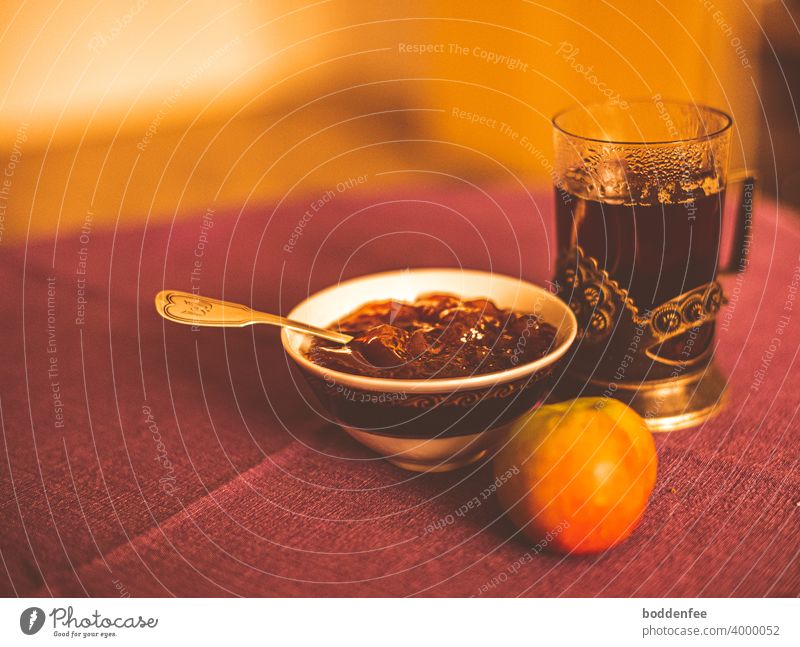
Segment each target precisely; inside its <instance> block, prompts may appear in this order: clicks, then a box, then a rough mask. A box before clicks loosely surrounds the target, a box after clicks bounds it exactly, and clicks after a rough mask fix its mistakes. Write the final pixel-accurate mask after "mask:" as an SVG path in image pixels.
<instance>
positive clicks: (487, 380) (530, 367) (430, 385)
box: [281, 267, 578, 393]
mask: <svg viewBox="0 0 800 647" xmlns="http://www.w3.org/2000/svg"><path fill="white" fill-rule="evenodd" d="M428 272H445V273H456V274H458V275H460V276H463V275H464V274H470V275H474V276H482V277H488V278H490V279H504V280H510V281H514V282H516V283H519V284H520V285H522V286H525V287H527V288H533V290H534V291H535V292H538V293H539V294H540V295H542V296H543V297H544V298H545V299H546V300H548V301H550V302H552V303H555V304H557V306H558V307H559V308H560V309H561V311H562V313H563V314H564V317H563V318H562V321H561V322H558V323H555V322H553V321H548V323H550V324H551V325H553V326H555V327H556V329H557V331H558V332H557V334H558V333H560V332H561V329H562V328H563V327H564V325H565V322H564V320H566V322H567V324H566V325H568V326H569V329H568V330H567V334H566V336H565V337H564V339H563V340H562V341H561V343H559V344H558V345H557V346H556V347H555V348H553V349H552V350H551V351H550V352H549V353H547V355H545V356H544V357H540V358H539V359H537V360H534V361H532V362H527V363H525V364H520V365H519V366H515V367H513V368H510V369H506V370H504V371H495V372H493V373H482V374H480V375H471V376H467V377H447V378H430V379H424V380H418V379H398V378H387V377H367V376H364V375H356V374H354V373H345V372H344V371H336V370H333V369H329V368H326V367H324V366H320V365H319V364H315V363H314V362H312V361H311V360H310V359H308V358H307V357H306V356H305V355H304V354H303V353H302V352H301V351H300V350H299V349H298V350H295V349H294V348H293V347H292V345H291V343H290V340H289V337H290V335H291V334H294V335H302V333H298V332H291V331H289V330H288V329H286V328H284V329H283V330H282V331H281V344H282V345H283V349H284V351H285V352H286V354H287V355H289V357H291V358H292V359H293V360H294V361H295V362H296V363H297V364H298V365H299V366H300V367H301V368H304V369H306V370H308V371H310V372H311V373H313V374H315V375H317V376H318V377H320V378H321V379H323V380H325V379H326V378H327V380H328V381H332V382H333V383H335V384H342V385H345V386H348V387H352V388H355V389H360V390H364V391H381V392H386V393H391V392H405V391H408V392H412V393H443V392H452V391H473V390H477V389H484V388H487V387H491V386H495V385H497V384H501V383H505V382H513V381H514V380H518V379H521V378H524V377H527V376H528V375H531V374H533V373H535V372H537V371H539V370H540V369H543V368H546V367H548V366H550V365H551V364H553V363H555V362H556V361H557V360H559V359H561V357H563V356H564V354H565V353H566V352H567V350H569V347H570V346H571V345H572V342H574V341H575V338H576V337H577V334H578V321H577V319H576V318H575V314H574V313H573V312H572V309H571V308H570V307H569V306H568V305H567V304H566V303H564V302H563V301H562V300H561V299H559V298H558V297H557V296H555V295H554V294H553V293H551V292H550V291H549V290H547V289H545V288H543V287H541V286H539V285H536V284H535V283H531V282H530V281H526V280H525V279H521V278H518V277H514V276H509V275H507V274H501V273H499V272H488V271H484V270H472V269H466V268H464V269H462V268H453V267H418V268H411V269H402V270H388V271H384V272H375V273H372V274H362V275H360V276H356V277H354V278H351V279H348V280H346V281H341V282H339V283H336V284H334V285H330V286H328V287H326V288H323V289H322V290H318V291H317V292H314V293H313V294H310V295H309V296H307V297H306V298H305V299H303V300H302V301H300V302H299V303H297V304H296V305H295V306H294V307H293V308H292V309H291V310H290V311H289V313H288V314H287V315H286V316H287V317H288V318H289V319H292V318H295V317H296V314H295V313H296V312H297V310H299V309H300V308H301V307H302V306H304V305H305V304H306V303H307V302H308V301H310V300H311V299H314V298H316V297H319V296H321V295H323V294H328V293H331V292H335V291H336V290H338V289H340V288H342V287H344V286H349V285H351V284H353V283H359V282H361V281H364V280H367V279H375V278H380V277H383V276H390V275H397V274H400V273H403V274H408V273H411V274H422V273H428ZM480 296H481V295H476V297H475V298H478V297H480Z"/></svg>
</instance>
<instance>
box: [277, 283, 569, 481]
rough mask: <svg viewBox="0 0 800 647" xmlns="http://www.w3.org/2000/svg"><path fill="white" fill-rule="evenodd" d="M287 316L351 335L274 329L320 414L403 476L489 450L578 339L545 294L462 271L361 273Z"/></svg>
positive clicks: (451, 465) (542, 392)
mask: <svg viewBox="0 0 800 647" xmlns="http://www.w3.org/2000/svg"><path fill="white" fill-rule="evenodd" d="M288 316H289V318H291V319H297V320H299V321H303V322H306V323H309V324H312V325H315V326H320V327H325V328H331V329H334V330H339V331H341V332H343V333H346V334H348V335H350V336H352V337H353V340H352V341H351V342H350V343H348V344H347V345H346V346H342V345H337V344H335V343H332V342H327V341H325V340H320V339H312V338H311V337H309V336H307V335H304V334H302V333H299V332H295V331H292V330H288V329H284V330H283V332H282V333H281V341H282V342H283V347H284V349H285V350H286V353H287V354H288V355H289V357H291V359H292V360H293V361H294V362H295V363H296V364H297V366H298V367H299V369H300V371H301V372H302V374H303V376H304V378H305V379H306V380H307V381H308V383H309V385H310V386H311V389H312V390H313V391H314V394H315V395H316V397H317V398H318V399H319V401H320V403H321V404H322V407H323V411H322V413H324V414H325V415H327V416H329V417H330V418H331V419H333V420H334V421H335V422H336V423H338V424H339V425H340V426H341V427H342V428H343V429H344V430H345V431H346V432H347V433H348V434H350V435H351V436H352V437H353V438H355V439H356V440H357V441H359V442H361V443H362V444H364V445H366V446H367V447H369V448H370V449H372V450H373V451H375V452H377V453H378V454H380V455H382V456H384V457H385V458H386V459H388V460H389V461H391V462H392V463H394V464H395V465H397V466H399V467H402V468H404V469H408V470H413V471H440V472H441V471H449V470H453V469H457V468H459V467H462V466H465V465H468V464H470V463H473V462H475V461H478V460H480V459H481V458H482V457H484V456H485V455H486V454H487V453H489V452H491V451H492V450H493V449H494V448H495V447H497V445H498V444H499V443H500V442H502V439H503V437H504V435H505V434H506V433H507V431H508V428H509V427H510V426H511V425H513V424H514V422H515V421H516V420H517V419H518V418H520V417H521V416H524V415H526V414H528V413H529V412H530V411H532V410H533V409H535V408H536V407H538V406H539V405H540V404H541V402H542V401H543V399H544V398H545V397H546V396H547V394H548V393H549V391H550V389H551V387H552V386H553V377H554V375H555V368H556V366H557V364H558V361H559V360H560V359H561V358H562V357H563V356H564V355H565V353H566V352H567V350H568V348H569V347H570V345H571V344H572V342H573V341H574V340H575V336H576V333H577V322H576V320H575V316H574V315H573V313H572V311H571V310H570V308H569V307H568V306H567V305H566V304H564V303H563V302H562V301H561V300H560V299H559V298H558V297H556V296H555V295H553V294H551V293H550V292H549V291H548V290H547V289H545V288H542V287H539V286H537V285H534V284H533V283H529V282H527V281H523V280H521V279H518V278H514V277H510V276H504V275H501V274H496V273H491V272H482V271H477V270H463V269H415V270H402V271H396V272H383V273H380V274H370V275H367V276H362V277H359V278H355V279H352V280H349V281H344V282H342V283H339V284H337V285H335V286H332V287H329V288H327V289H324V290H322V291H320V292H317V293H316V294H313V295H311V296H310V297H308V298H307V299H305V300H304V301H302V302H301V303H299V304H298V305H297V306H296V307H295V308H294V309H293V310H292V311H291V312H290V313H289V314H288Z"/></svg>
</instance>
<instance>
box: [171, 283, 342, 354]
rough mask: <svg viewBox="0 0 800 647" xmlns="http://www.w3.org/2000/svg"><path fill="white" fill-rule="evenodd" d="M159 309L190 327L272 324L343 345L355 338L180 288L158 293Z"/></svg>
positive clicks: (172, 318)
mask: <svg viewBox="0 0 800 647" xmlns="http://www.w3.org/2000/svg"><path fill="white" fill-rule="evenodd" d="M156 310H157V311H158V313H159V314H160V315H161V316H162V317H164V319H167V320H169V321H173V322H175V323H180V324H185V325H188V326H211V327H215V328H227V327H238V328H241V327H243V326H250V325H252V324H271V325H273V326H282V327H284V328H290V329H291V330H296V331H298V332H302V333H306V334H309V335H314V336H315V337H322V338H323V339H328V340H330V341H335V342H338V343H340V344H346V343H348V342H350V341H352V340H353V338H352V337H351V336H350V335H345V334H343V333H339V332H335V331H333V330H327V329H325V328H317V327H316V326H309V325H308V324H304V323H301V322H299V321H293V320H292V319H287V318H286V317H279V316H278V315H273V314H269V313H266V312H259V311H258V310H253V309H252V308H249V307H247V306H245V305H242V304H240V303H232V302H230V301H220V300H219V299H210V298H208V297H203V296H200V295H199V294H192V293H190V292H180V291H179V290H162V291H161V292H159V293H158V294H157V295H156Z"/></svg>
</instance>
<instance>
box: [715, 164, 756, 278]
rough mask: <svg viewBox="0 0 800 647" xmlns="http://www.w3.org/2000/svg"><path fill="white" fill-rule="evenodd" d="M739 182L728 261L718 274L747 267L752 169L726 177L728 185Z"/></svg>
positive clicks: (750, 226) (751, 225) (754, 186)
mask: <svg viewBox="0 0 800 647" xmlns="http://www.w3.org/2000/svg"><path fill="white" fill-rule="evenodd" d="M731 184H741V185H742V189H741V195H740V197H739V203H738V204H737V205H736V215H735V217H736V222H734V230H733V244H732V248H731V255H730V258H729V259H728V262H727V263H726V264H725V265H724V266H722V267H720V268H719V273H720V274H735V273H737V272H743V271H744V269H745V268H746V267H747V257H748V255H749V253H750V241H749V236H750V230H751V229H752V227H753V195H754V193H755V188H756V174H755V173H754V172H752V171H745V170H740V171H735V172H733V173H731V174H730V175H729V177H728V186H730V185H731Z"/></svg>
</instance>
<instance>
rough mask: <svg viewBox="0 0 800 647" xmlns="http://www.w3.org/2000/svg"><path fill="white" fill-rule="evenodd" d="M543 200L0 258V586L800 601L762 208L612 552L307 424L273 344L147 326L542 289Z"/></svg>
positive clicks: (238, 217)
mask: <svg viewBox="0 0 800 647" xmlns="http://www.w3.org/2000/svg"><path fill="white" fill-rule="evenodd" d="M551 203H552V196H551V195H550V194H549V193H542V194H535V193H534V194H531V193H529V192H528V191H526V190H525V189H524V188H517V189H515V190H510V191H499V190H498V191H486V190H483V189H479V188H477V187H473V186H470V185H465V186H464V187H463V188H461V189H459V190H437V189H429V190H427V191H426V190H425V189H424V188H418V189H417V190H415V191H414V192H413V194H412V195H410V196H409V195H405V196H399V195H395V196H388V197H386V196H383V195H375V194H374V193H373V194H370V193H369V192H368V191H367V190H366V189H364V190H361V189H359V188H358V187H355V188H353V187H346V186H343V187H338V188H332V189H331V190H330V191H328V192H323V193H321V194H320V195H319V196H309V197H308V198H307V199H294V200H287V201H282V202H280V203H279V204H277V205H262V206H259V207H252V206H248V207H247V208H244V209H242V210H233V211H231V210H227V211H223V210H220V209H215V208H214V207H213V205H212V206H210V207H209V210H208V211H206V212H205V213H199V214H197V216H196V217H193V218H188V219H182V220H180V221H179V222H177V223H175V224H172V225H170V224H159V225H157V226H153V225H149V226H145V227H138V228H130V227H127V228H126V227H124V226H120V227H117V228H116V229H115V230H106V231H103V230H99V229H97V230H96V229H94V228H93V227H92V222H91V220H92V219H91V216H90V215H89V217H87V223H86V225H87V226H86V227H85V228H84V230H83V231H82V232H69V233H66V234H63V235H61V236H59V237H58V238H55V239H52V240H46V241H36V242H33V243H29V244H27V245H24V244H23V245H17V246H12V245H10V244H8V243H3V244H2V245H1V246H0V254H1V255H0V290H2V298H3V310H2V312H3V316H2V319H1V320H0V330H2V337H0V339H2V343H0V355H1V357H2V360H1V361H2V363H1V364H0V366H1V367H2V370H0V413H1V414H2V418H1V420H0V421H1V423H2V456H0V459H1V460H0V529H1V531H0V550H1V551H2V568H0V591H1V592H2V593H3V594H5V595H26V596H28V595H43V596H48V595H61V596H64V595H70V596H73V595H93V596H116V595H127V594H130V595H138V596H163V595H178V596H205V595H214V596H217V595H246V596H252V595H259V596H274V595H277V596H296V595H303V596H330V595H336V596H344V595H351V596H357V595H377V596H406V595H450V596H472V595H502V596H516V595H532V596H594V595H606V596H688V595H705V596H730V595H733V596H745V595H746V596H754V595H757V596H761V595H773V596H777V595H781V596H787V595H788V596H796V595H798V594H800V562H798V550H799V549H800V541H799V539H798V538H800V466H798V456H799V455H800V454H799V450H800V433H799V432H798V428H799V427H800V417H798V406H799V405H800V381H798V380H797V378H796V374H795V370H796V367H797V352H798V347H799V346H800V303H799V302H798V300H797V299H794V297H795V296H797V294H796V290H797V289H798V285H799V284H800V269H799V268H798V266H800V221H799V220H797V219H796V218H797V217H796V216H795V215H794V214H790V213H788V212H787V211H786V210H782V209H780V208H778V207H777V206H776V205H775V204H773V203H769V202H767V201H765V200H762V201H761V202H760V204H759V206H758V208H757V210H756V213H755V217H754V229H753V231H752V233H753V239H752V252H753V253H752V256H751V261H750V264H749V268H748V270H747V272H746V273H745V274H744V275H741V276H739V277H730V278H727V279H725V286H726V289H727V293H728V297H729V300H730V302H729V304H728V306H727V307H726V309H725V310H724V311H723V313H722V316H721V319H720V324H719V334H718V343H719V347H718V353H717V357H718V360H717V361H718V362H719V364H720V365H721V366H722V368H723V369H724V370H725V372H726V373H727V374H728V375H730V376H731V384H730V388H731V398H730V405H729V407H728V409H727V410H726V411H725V412H724V413H723V414H722V415H721V416H719V417H718V418H717V419H715V420H713V421H711V422H709V423H707V424H705V425H704V426H703V427H701V428H697V429H694V430H689V431H684V432H677V433H673V434H671V435H664V436H659V437H658V438H657V445H658V452H659V459H660V467H659V479H658V484H657V487H656V491H655V493H654V495H653V498H652V502H651V505H650V507H649V509H648V511H647V514H646V517H645V519H644V521H643V523H642V524H641V526H640V527H639V528H638V529H637V531H636V532H635V534H634V536H633V537H632V538H631V539H630V540H628V541H627V542H625V543H624V544H623V545H621V546H619V547H617V548H615V549H614V550H611V551H609V552H607V553H605V554H602V555H597V556H589V557H570V558H562V557H560V556H557V555H552V554H540V555H533V554H531V553H530V552H529V546H528V545H526V543H525V542H524V541H523V540H522V539H521V538H520V537H519V536H518V535H515V531H514V528H513V527H512V526H511V524H510V523H509V522H508V521H507V520H506V519H505V518H503V517H502V515H501V513H500V510H499V509H498V507H497V503H496V501H494V500H489V501H487V502H486V503H484V504H483V505H481V506H479V507H477V508H473V509H471V510H469V511H468V512H467V513H466V514H463V515H459V514H456V512H457V511H458V510H459V509H461V506H462V505H463V504H464V503H465V502H467V501H469V500H470V499H472V498H473V497H474V496H475V495H476V494H478V493H479V492H481V490H483V489H484V488H485V487H486V486H487V484H488V483H489V482H490V480H491V478H492V477H491V476H490V470H489V468H488V466H487V465H486V464H481V465H477V466H474V468H470V469H466V470H463V471H460V472H457V473H451V474H440V475H419V474H412V473H408V472H404V471H402V470H399V469H397V468H395V467H393V466H392V465H389V464H388V463H386V462H384V461H382V460H379V459H377V457H376V456H374V455H373V454H371V453H370V452H369V451H367V450H365V449H364V448H362V447H361V446H359V445H358V444H356V443H355V442H354V441H353V440H351V439H350V438H349V437H347V436H346V435H345V434H344V433H343V432H341V431H340V430H339V429H337V427H336V426H335V425H333V424H331V423H329V422H327V421H326V420H325V419H324V418H323V417H321V416H320V415H318V413H317V412H316V411H315V407H316V404H315V403H314V402H313V400H311V399H310V394H309V392H308V390H307V389H306V387H305V385H303V384H301V383H300V380H299V376H298V375H297V373H295V372H294V370H293V369H291V368H290V367H289V366H288V364H287V360H286V358H285V356H284V354H283V352H282V350H281V347H280V343H279V337H278V331H277V330H276V329H273V328H268V327H257V328H251V329H234V330H225V331H223V330H200V331H192V330H191V329H190V328H187V327H181V326H176V325H170V324H165V323H164V322H163V321H162V320H161V319H160V318H158V316H157V315H156V313H155V311H154V309H153V295H154V294H155V292H156V291H158V290H159V289H161V288H162V287H171V288H176V289H191V288H196V289H198V290H199V291H200V292H202V293H203V294H207V295H211V296H214V295H217V296H222V297H223V298H226V299H231V300H236V301H240V302H245V303H250V304H252V305H254V306H255V307H258V308H261V309H264V310H268V311H273V312H284V313H285V312H287V311H288V310H289V309H290V308H291V306H292V305H293V304H295V303H296V302H297V301H299V300H300V299H301V298H303V297H304V296H305V295H306V294H307V293H309V292H310V291H315V290H317V289H319V288H322V287H324V286H326V285H329V284H332V283H335V282H337V281H339V280H341V279H345V278H350V277H353V276H356V275H359V274H363V273H368V272H374V271H379V270H385V269H396V268H404V267H419V266H441V265H446V266H454V265H459V264H460V265H463V266H465V267H471V268H481V269H492V270H495V271H498V272H502V273H505V274H512V275H516V276H522V277H524V278H526V279H532V280H536V281H544V280H545V279H547V278H548V277H549V276H550V275H551V273H552V269H553V260H554V259H553V257H552V250H553V248H554V245H553V240H552V222H551V221H552V206H551Z"/></svg>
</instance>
